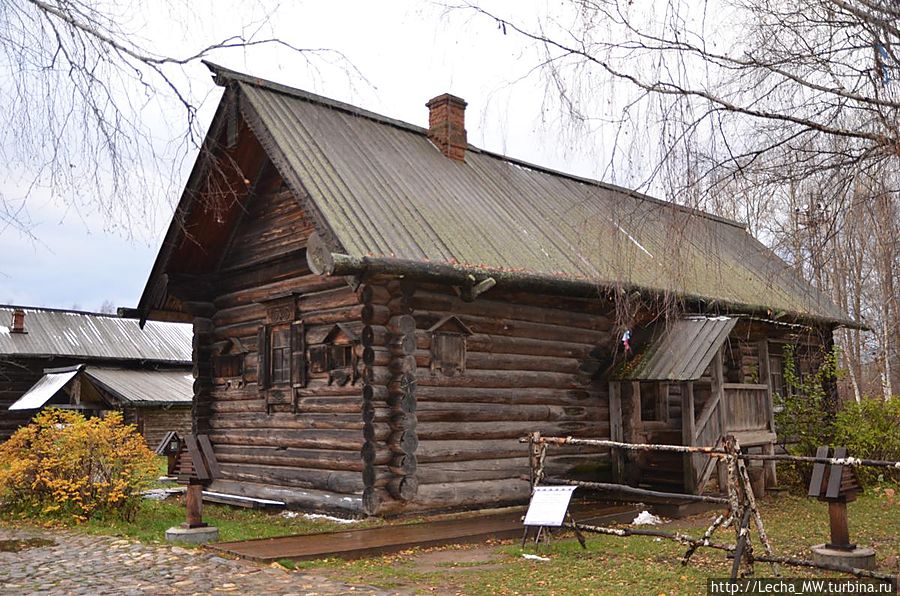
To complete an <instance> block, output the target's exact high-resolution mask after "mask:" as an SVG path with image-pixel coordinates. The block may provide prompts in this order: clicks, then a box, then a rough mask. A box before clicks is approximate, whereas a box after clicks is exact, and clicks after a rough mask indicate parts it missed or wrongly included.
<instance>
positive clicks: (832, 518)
mask: <svg viewBox="0 0 900 596" xmlns="http://www.w3.org/2000/svg"><path fill="white" fill-rule="evenodd" d="M828 521H829V522H830V526H831V542H830V543H829V544H828V548H836V549H840V550H853V548H854V546H855V545H853V544H850V528H849V526H848V525H847V502H846V501H844V500H840V501H829V502H828Z"/></svg>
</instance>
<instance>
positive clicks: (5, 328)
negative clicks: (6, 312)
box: [0, 325, 9, 335]
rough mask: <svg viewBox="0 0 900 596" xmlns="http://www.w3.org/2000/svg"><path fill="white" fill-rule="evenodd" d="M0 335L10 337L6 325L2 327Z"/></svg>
mask: <svg viewBox="0 0 900 596" xmlns="http://www.w3.org/2000/svg"><path fill="white" fill-rule="evenodd" d="M0 334H2V335H9V327H7V326H6V325H0Z"/></svg>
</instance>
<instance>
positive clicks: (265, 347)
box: [256, 325, 269, 391]
mask: <svg viewBox="0 0 900 596" xmlns="http://www.w3.org/2000/svg"><path fill="white" fill-rule="evenodd" d="M256 354H257V360H256V362H257V364H256V383H257V386H258V387H259V390H260V391H262V390H264V389H268V388H269V329H268V328H267V327H266V326H265V325H263V326H262V327H260V328H259V333H258V335H257V338H256Z"/></svg>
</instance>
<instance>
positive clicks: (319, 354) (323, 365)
mask: <svg viewBox="0 0 900 596" xmlns="http://www.w3.org/2000/svg"><path fill="white" fill-rule="evenodd" d="M329 370H330V369H329V368H328V346H310V348H309V372H312V373H322V372H328V371H329Z"/></svg>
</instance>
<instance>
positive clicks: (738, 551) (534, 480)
mask: <svg viewBox="0 0 900 596" xmlns="http://www.w3.org/2000/svg"><path fill="white" fill-rule="evenodd" d="M519 441H520V442H522V443H528V444H529V453H530V457H529V462H530V465H531V484H532V487H535V486H538V485H539V484H540V483H542V482H544V481H547V482H551V483H554V484H565V485H570V486H578V487H581V488H584V489H587V490H598V491H603V492H615V493H618V494H624V495H633V496H636V497H661V498H667V499H676V500H678V499H680V500H684V501H693V502H697V501H701V502H707V503H715V504H723V505H728V513H727V514H723V515H719V516H718V517H717V518H716V520H715V521H714V522H713V524H712V525H711V526H710V527H709V528H708V529H707V530H706V532H705V533H704V534H703V536H702V537H701V538H693V537H691V536H686V535H683V534H680V533H671V532H665V531H662V530H634V529H623V528H607V527H600V526H592V525H584V524H576V523H575V522H574V520H573V521H572V523H569V524H564V527H567V528H571V529H573V530H575V531H576V535H578V536H579V540H581V535H580V533H578V532H579V531H580V530H583V531H587V532H594V533H599V534H606V535H611V536H621V537H623V538H624V537H629V536H655V537H657V538H666V539H669V540H675V541H677V542H680V543H682V544H685V545H687V546H688V547H689V548H688V550H687V552H686V553H685V554H684V556H683V557H682V560H681V562H682V564H683V565H687V564H688V562H689V560H690V558H691V556H692V555H693V553H694V552H695V551H696V550H697V549H698V548H701V547H704V548H714V549H720V550H725V551H728V552H729V553H731V556H733V558H734V562H733V565H732V572H731V576H732V578H736V577H737V574H738V572H739V570H740V566H741V564H742V563H743V564H745V565H746V568H747V574H748V575H752V574H753V564H754V562H760V563H769V564H771V565H772V570H773V573H774V574H775V575H776V576H779V575H780V571H779V569H778V564H783V565H791V566H800V567H812V568H817V569H824V570H827V571H839V572H843V573H848V574H851V575H854V576H856V577H866V578H872V579H877V580H880V581H883V582H886V583H889V584H891V585H892V586H894V588H895V589H896V586H897V577H896V576H893V575H890V574H886V573H881V572H877V571H871V570H868V569H859V568H856V567H848V566H844V565H836V564H830V563H823V562H818V561H810V560H806V559H799V558H796V557H784V556H778V555H776V554H775V553H774V551H773V549H772V545H771V543H770V541H769V539H768V536H767V535H766V530H765V527H764V526H763V520H762V516H761V514H760V512H759V508H758V507H757V505H756V499H755V497H754V495H753V491H752V489H751V487H750V477H749V474H748V472H747V466H746V462H748V461H763V462H778V461H783V462H795V463H798V462H802V463H812V464H826V465H837V466H868V467H875V468H893V469H900V462H897V461H886V460H877V459H865V458H855V457H810V456H799V455H781V454H780V455H776V454H765V453H763V454H750V453H742V452H741V448H740V444H739V442H738V440H737V439H736V438H735V437H734V436H733V435H729V436H728V437H724V438H723V439H722V443H723V447H708V446H702V445H699V446H698V445H694V446H685V445H656V444H651V443H624V442H621V441H610V440H604V439H581V438H575V437H544V436H541V434H540V433H537V432H535V433H532V434H531V435H529V436H527V437H522V438H521V439H519ZM553 445H584V446H592V447H609V448H611V449H614V450H628V451H667V452H675V453H683V454H689V455H691V456H697V455H699V456H707V457H709V458H718V459H720V460H723V463H724V464H725V465H726V469H727V482H726V486H725V487H723V488H725V489H727V498H726V497H717V496H711V495H694V494H681V493H668V492H662V491H652V490H647V489H641V488H636V487H632V486H628V485H624V484H615V483H605V482H587V481H580V480H569V479H566V478H559V477H547V476H546V475H545V473H544V460H545V457H546V452H547V447H548V446H553ZM751 520H752V523H753V525H754V526H755V527H756V531H757V536H758V538H759V540H760V542H761V543H762V546H763V550H764V553H762V554H754V552H753V548H752V545H751V537H750V523H751ZM729 526H730V527H732V528H733V529H734V531H735V544H734V546H732V545H724V544H720V543H715V542H713V541H712V540H711V538H712V536H713V534H714V533H715V531H716V530H717V529H719V528H727V527H729ZM538 535H540V532H539V533H538ZM582 545H584V544H583V543H582Z"/></svg>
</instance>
